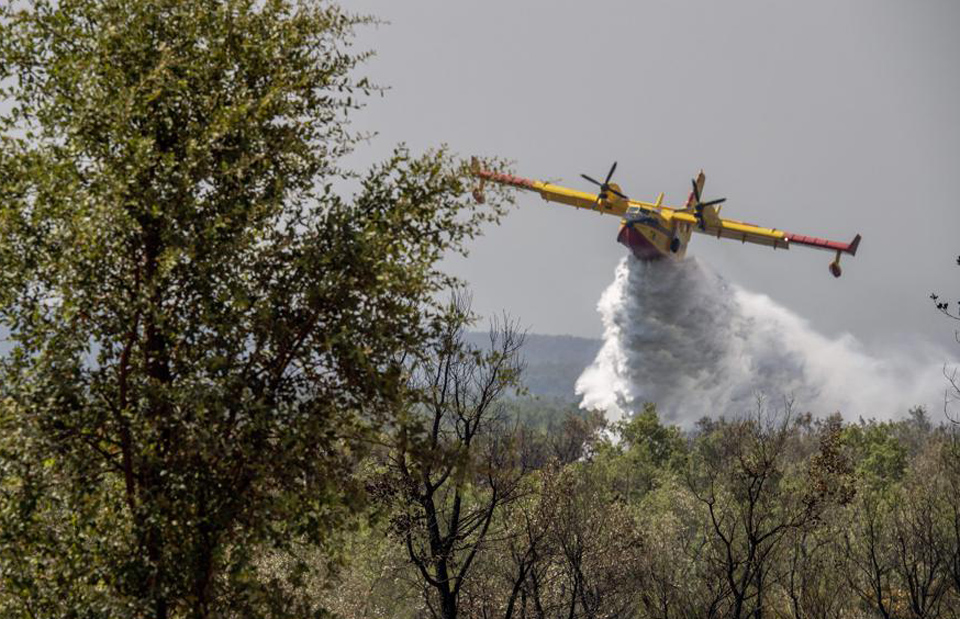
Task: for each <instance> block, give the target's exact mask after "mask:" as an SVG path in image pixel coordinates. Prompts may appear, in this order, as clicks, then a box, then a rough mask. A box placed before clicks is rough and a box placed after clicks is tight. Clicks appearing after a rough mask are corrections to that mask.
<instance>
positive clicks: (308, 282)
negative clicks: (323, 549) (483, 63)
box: [0, 0, 500, 617]
mask: <svg viewBox="0 0 960 619" xmlns="http://www.w3.org/2000/svg"><path fill="white" fill-rule="evenodd" d="M0 11H2V13H0V78H5V79H3V80H2V82H0V83H2V84H3V86H4V91H3V96H4V98H5V99H6V101H7V102H8V103H10V104H11V105H12V109H11V110H10V111H9V112H8V113H7V114H5V115H4V116H3V118H2V120H0V141H2V144H0V195H2V201H0V239H2V241H0V326H2V327H4V328H5V329H7V330H9V332H10V338H11V340H12V343H13V344H14V349H13V350H12V351H11V352H10V353H9V354H6V355H5V356H4V358H3V361H2V367H0V371H2V379H0V380H2V387H0V407H2V408H0V425H2V432H3V434H2V437H3V438H2V443H0V455H2V462H0V467H2V468H0V475H2V477H0V530H2V533H0V565H2V569H0V577H2V578H3V581H2V582H0V588H2V590H3V591H4V592H6V594H5V595H2V596H0V614H3V615H4V616H20V615H22V616H64V617H66V616H78V617H79V616H152V617H165V616H187V615H189V616H196V617H205V616H211V615H214V614H215V615H217V616H231V615H236V616H251V615H252V614H253V615H265V616H287V615H290V616H303V615H304V614H310V613H312V612H314V611H315V610H316V608H315V604H314V601H310V600H305V599H301V598H299V597H298V596H296V595H290V594H289V591H291V588H289V587H286V586H281V585H282V583H281V582H279V581H275V580H272V579H271V578H268V577H266V576H264V575H263V574H262V573H261V572H260V571H259V570H258V568H257V565H258V557H259V555H260V554H261V553H262V550H263V549H265V548H268V547H269V548H273V549H284V548H287V547H290V545H291V544H293V543H294V542H296V543H308V544H313V545H322V544H324V543H325V541H326V539H327V537H328V534H329V532H330V531H332V530H337V529H339V528H342V527H344V526H346V525H347V524H349V523H350V522H351V521H352V519H353V518H354V516H353V513H354V512H356V510H358V509H360V508H361V507H362V505H363V501H362V496H363V495H362V484H361V483H359V482H358V481H357V480H355V478H354V471H355V469H356V466H357V463H358V462H359V459H360V458H361V456H362V454H363V445H364V444H365V440H364V439H365V437H366V436H368V435H369V433H370V431H371V430H375V429H377V428H379V427H381V426H382V425H384V424H385V423H390V422H391V420H392V419H393V418H394V416H395V415H396V413H397V412H398V411H399V410H400V409H402V408H403V407H404V406H405V402H407V400H408V391H407V383H406V381H405V379H404V377H403V372H404V369H405V365H404V361H403V359H404V358H405V357H407V358H409V357H410V356H415V355H417V354H418V353H419V352H420V343H421V342H422V341H424V339H425V338H427V337H428V336H429V334H430V333H432V332H433V331H434V330H435V329H436V328H437V326H438V325H439V323H440V321H441V311H440V310H439V309H437V308H436V307H435V303H434V299H435V296H436V294H437V293H438V292H439V291H441V290H443V289H444V288H446V287H447V286H449V285H450V283H451V282H450V280H449V279H448V278H446V277H445V276H444V275H443V274H442V273H440V272H439V271H438V270H437V268H436V263H437V261H438V260H439V259H440V257H441V256H442V255H444V253H445V252H447V251H450V250H453V251H457V250H459V249H460V248H461V247H462V245H461V243H462V241H463V240H465V239H467V238H469V237H471V236H473V235H474V234H476V232H477V230H478V228H479V224H480V223H481V222H482V221H485V220H489V219H492V218H495V217H496V216H497V215H498V213H499V212H500V211H499V206H498V204H499V203H498V202H497V201H496V200H494V201H493V202H492V206H487V207H484V210H482V211H481V210H477V209H478V207H476V206H475V205H474V203H473V202H472V201H471V200H470V199H469V189H470V188H469V186H468V185H467V181H465V178H467V167H466V166H465V165H464V164H462V163H460V162H458V161H456V160H454V159H453V158H451V157H450V156H449V155H447V154H446V153H444V152H436V153H432V154H429V155H427V156H424V157H419V158H415V157H412V156H411V155H410V154H409V153H407V152H406V151H405V150H404V149H399V150H397V152H396V154H395V156H394V157H393V158H392V159H390V160H389V161H387V162H385V163H383V164H381V165H379V166H376V167H375V168H373V169H372V170H370V171H369V172H368V173H366V174H364V175H360V176H356V175H352V174H350V173H347V172H346V171H343V170H341V169H340V167H339V166H340V164H339V159H340V158H341V157H342V156H343V155H344V154H346V153H348V152H349V151H350V150H351V149H352V148H353V146H354V145H355V142H356V139H355V137H354V136H353V135H351V133H350V132H349V130H348V127H347V125H346V119H347V116H348V114H349V112H350V111H351V110H353V109H356V107H357V106H358V99H357V97H358V96H363V95H365V94H369V93H370V92H371V91H372V90H374V89H373V87H372V86H371V85H370V84H369V83H367V82H366V80H364V79H359V78H357V77H356V76H355V75H354V69H355V67H356V65H357V64H358V63H359V62H361V61H362V60H363V59H364V58H365V57H366V54H364V53H362V52H361V53H356V52H352V51H351V50H350V48H349V41H350V36H351V32H352V30H353V28H354V27H356V26H358V25H361V24H364V23H367V22H368V21H369V20H368V19H365V18H360V17H355V16H351V15H348V14H346V13H344V12H342V11H341V10H340V9H339V8H337V7H336V6H334V5H330V4H326V3H314V2H298V1H295V0H268V1H267V2H255V1H253V0H229V1H226V2H222V1H214V0H189V1H180V0H160V1H158V2H146V3H144V2H134V1H127V0H67V1H60V2H49V1H47V0H36V1H34V2H30V3H12V4H4V8H2V9H0ZM358 182H359V187H360V188H359V192H358V193H357V195H356V196H355V197H354V198H353V199H351V200H345V199H343V198H341V197H340V196H339V195H338V193H336V191H335V189H336V188H342V187H344V186H346V184H349V183H353V184H357V183H358ZM283 577H284V578H285V579H288V580H290V583H291V584H292V585H294V586H293V588H292V590H296V587H295V584H296V582H297V581H298V579H299V578H300V576H299V575H298V573H297V572H296V570H294V571H293V572H292V573H288V574H284V575H283ZM10 592H13V595H10V594H9V593H10Z"/></svg>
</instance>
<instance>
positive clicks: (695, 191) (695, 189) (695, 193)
mask: <svg viewBox="0 0 960 619" xmlns="http://www.w3.org/2000/svg"><path fill="white" fill-rule="evenodd" d="M690 182H691V183H693V197H694V198H696V199H697V202H699V201H700V189H699V188H698V187H697V179H695V178H691V179H690Z"/></svg>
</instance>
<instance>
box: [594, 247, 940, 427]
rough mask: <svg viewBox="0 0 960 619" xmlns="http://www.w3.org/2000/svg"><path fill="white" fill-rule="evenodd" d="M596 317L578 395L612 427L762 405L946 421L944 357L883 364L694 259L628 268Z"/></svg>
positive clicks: (912, 356)
mask: <svg viewBox="0 0 960 619" xmlns="http://www.w3.org/2000/svg"><path fill="white" fill-rule="evenodd" d="M597 308H598V311H599V312H600V315H601V317H602V320H603V327H604V336H603V339H604V343H603V347H602V348H601V350H600V352H599V353H598V354H597V357H596V359H595V360H594V362H593V364H592V365H591V366H590V367H588V368H587V369H586V370H584V372H583V374H581V376H580V378H579V379H578V381H577V393H578V395H579V396H580V397H581V406H582V407H584V408H590V409H599V410H602V411H604V412H605V413H606V414H607V416H608V418H610V419H611V420H617V419H620V418H621V417H623V416H624V415H629V414H632V413H633V412H635V411H637V410H639V409H641V408H642V407H643V405H644V403H646V402H653V403H655V404H656V405H657V408H658V410H659V411H660V414H661V416H662V417H663V418H665V419H666V420H668V421H671V422H674V423H679V424H681V425H691V424H692V423H694V422H695V421H696V420H697V419H700V418H701V417H704V416H707V417H718V416H720V415H726V416H736V415H740V414H744V413H747V412H750V411H752V410H755V408H756V406H757V398H758V396H759V397H761V398H763V399H765V400H766V402H768V404H770V405H773V406H779V405H780V403H781V402H786V401H790V402H792V403H793V410H794V411H795V412H797V411H800V412H802V411H810V412H812V413H814V414H815V415H826V414H831V413H834V412H840V413H841V414H842V415H843V416H844V417H845V418H847V419H850V420H856V419H857V418H859V417H863V418H867V419H868V418H878V419H886V418H893V417H896V416H899V415H903V414H905V413H906V411H907V410H908V409H909V408H910V407H911V406H916V405H925V406H927V408H928V409H929V410H930V411H931V412H932V413H935V414H936V413H938V412H939V411H942V407H943V396H944V387H945V382H944V378H943V373H942V370H943V367H944V362H945V360H946V358H945V356H943V354H942V353H940V351H938V352H937V353H934V354H932V355H931V353H930V351H925V354H923V355H922V358H923V359H926V360H925V361H920V360H918V359H920V358H921V357H920V356H918V354H917V353H916V351H912V352H911V351H893V352H890V353H889V354H884V355H876V354H872V353H871V352H868V351H867V350H866V349H865V348H864V347H863V346H862V345H861V344H860V343H859V342H858V341H857V340H856V339H855V338H853V336H851V335H843V336H840V337H837V338H829V337H826V336H824V335H822V334H820V333H817V332H816V331H814V330H813V328H812V327H811V326H810V325H809V323H807V321H805V320H804V319H802V318H800V317H799V316H797V315H796V314H794V313H792V312H791V311H789V310H787V309H786V308H784V307H782V306H780V305H778V304H776V303H775V302H774V301H773V300H771V299H770V298H769V297H767V296H765V295H761V294H755V293H751V292H748V291H746V290H744V289H742V288H741V287H739V286H737V285H735V284H732V283H730V282H728V281H726V280H724V279H723V278H722V277H720V276H719V275H717V274H716V273H714V272H712V271H711V270H709V269H708V268H706V267H704V266H703V265H702V264H701V263H700V262H699V261H698V260H697V259H696V258H693V257H688V258H687V259H685V260H681V261H672V260H659V261H652V262H644V261H640V260H637V259H636V258H634V257H633V256H627V257H626V258H624V259H623V260H622V261H621V262H620V264H619V265H618V266H617V269H616V274H615V277H614V281H613V283H612V284H611V285H610V286H609V287H608V288H607V289H606V291H604V293H603V295H602V296H601V298H600V301H599V303H598V305H597ZM931 359H932V360H931Z"/></svg>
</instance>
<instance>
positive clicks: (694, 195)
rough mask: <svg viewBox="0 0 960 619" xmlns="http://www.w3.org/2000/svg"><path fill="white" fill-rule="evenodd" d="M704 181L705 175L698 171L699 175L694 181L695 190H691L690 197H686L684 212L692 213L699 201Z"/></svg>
mask: <svg viewBox="0 0 960 619" xmlns="http://www.w3.org/2000/svg"><path fill="white" fill-rule="evenodd" d="M706 180H707V175H706V174H704V173H703V170H700V174H698V175H697V178H696V180H695V181H694V183H695V185H696V189H694V190H691V191H690V195H689V196H688V197H687V204H686V210H689V211H692V210H693V207H694V205H696V203H697V202H699V201H700V199H699V197H700V196H702V195H703V184H704V182H706Z"/></svg>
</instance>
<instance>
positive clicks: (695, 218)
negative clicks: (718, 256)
mask: <svg viewBox="0 0 960 619" xmlns="http://www.w3.org/2000/svg"><path fill="white" fill-rule="evenodd" d="M616 169H617V164H616V162H614V164H613V166H612V167H611V168H610V172H609V173H608V174H607V178H606V180H604V181H603V182H602V183H601V182H600V181H598V180H595V179H593V178H591V177H589V176H587V175H586V174H581V176H582V177H583V178H585V179H586V180H588V181H590V182H591V183H593V184H595V185H598V186H599V187H600V193H599V194H592V193H586V192H583V191H577V190H575V189H568V188H566V187H560V186H559V185H552V184H550V183H544V182H540V181H532V180H529V179H526V178H520V177H517V176H510V175H509V174H498V173H496V172H491V171H489V170H482V169H480V167H479V166H478V165H477V164H476V163H475V164H474V170H473V172H474V174H475V175H476V176H477V177H479V178H480V187H479V188H478V189H477V191H476V192H475V193H474V195H475V196H476V197H477V199H478V200H480V201H482V200H483V184H484V183H485V182H487V181H490V182H494V183H499V184H502V185H510V186H512V187H517V188H519V189H527V190H530V191H536V192H538V193H539V194H540V196H541V197H542V198H543V199H544V200H549V201H551V202H559V203H561V204H568V205H570V206H574V207H576V208H585V209H589V210H591V211H597V212H599V213H602V214H605V215H616V216H617V217H620V233H619V234H618V235H617V241H619V242H620V243H621V244H623V245H625V246H627V247H628V248H630V250H631V251H632V252H633V254H634V255H635V256H636V257H637V258H639V259H640V260H658V259H661V258H673V259H680V258H683V256H684V254H686V251H687V244H688V243H689V242H690V235H691V233H693V232H699V233H701V234H709V235H711V236H715V237H717V238H718V239H719V238H725V239H733V240H737V241H740V242H741V243H754V244H757V245H767V246H769V247H773V248H774V249H790V247H791V245H794V244H796V245H800V246H804V247H812V248H814V249H822V250H826V251H830V252H835V253H836V258H834V260H833V262H831V263H830V273H832V274H833V276H834V277H840V274H841V272H842V271H841V269H840V256H841V255H842V254H850V255H851V256H854V255H856V253H857V247H858V246H859V245H860V235H859V234H858V235H857V236H856V237H854V239H853V240H852V241H851V242H849V243H841V242H839V241H828V240H826V239H819V238H816V237H812V236H805V235H803V234H791V233H790V232H784V231H783V230H777V229H775V228H761V227H760V226H755V225H753V224H748V223H743V222H740V221H735V220H733V219H725V218H722V217H720V209H721V208H722V207H721V206H720V205H721V203H723V202H724V201H725V200H726V198H720V199H717V200H709V201H707V202H703V201H702V200H701V198H700V196H701V194H702V192H703V182H704V180H705V179H706V176H704V174H703V171H702V170H701V171H700V174H699V175H698V176H697V178H696V180H694V181H692V184H693V191H691V192H690V196H689V197H688V198H687V203H686V205H685V206H684V207H683V208H677V207H670V206H666V205H664V204H663V193H661V194H660V195H659V196H658V197H657V201H656V202H642V201H640V200H633V199H631V198H628V197H627V196H625V195H624V194H623V193H622V190H621V189H620V186H619V185H617V184H616V183H611V182H610V179H611V178H612V177H613V172H614V170H616Z"/></svg>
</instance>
